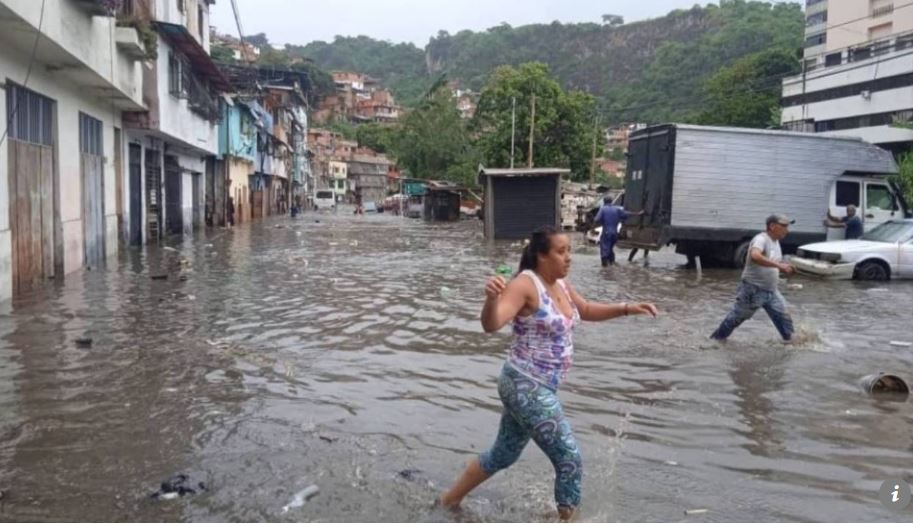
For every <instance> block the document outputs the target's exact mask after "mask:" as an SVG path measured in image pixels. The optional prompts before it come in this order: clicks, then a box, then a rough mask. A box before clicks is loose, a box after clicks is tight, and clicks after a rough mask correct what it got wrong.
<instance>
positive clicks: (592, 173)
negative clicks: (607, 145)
mask: <svg viewBox="0 0 913 524" xmlns="http://www.w3.org/2000/svg"><path fill="white" fill-rule="evenodd" d="M597 140H599V115H598V114H597V115H596V116H595V117H593V158H592V160H591V161H590V189H592V188H593V186H595V185H596V141H597Z"/></svg>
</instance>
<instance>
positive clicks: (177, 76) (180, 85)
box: [168, 53, 184, 97]
mask: <svg viewBox="0 0 913 524" xmlns="http://www.w3.org/2000/svg"><path fill="white" fill-rule="evenodd" d="M168 92H169V93H171V94H172V95H174V96H178V97H179V96H181V95H183V94H184V63H183V62H182V61H181V59H180V58H178V57H177V55H175V54H174V53H168Z"/></svg>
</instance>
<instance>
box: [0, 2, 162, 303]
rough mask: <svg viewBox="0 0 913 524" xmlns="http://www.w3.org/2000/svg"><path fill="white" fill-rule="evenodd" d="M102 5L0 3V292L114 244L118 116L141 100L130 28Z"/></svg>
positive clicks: (18, 292)
mask: <svg viewBox="0 0 913 524" xmlns="http://www.w3.org/2000/svg"><path fill="white" fill-rule="evenodd" d="M113 15H114V14H113V13H111V12H109V11H108V10H107V9H106V8H105V6H104V5H103V4H102V2H100V1H98V2H96V1H90V0H2V1H0V83H2V87H3V89H0V122H2V129H0V132H2V133H3V134H2V135H0V136H2V137H3V138H2V139H0V299H6V298H10V297H13V296H22V295H25V294H27V293H29V291H31V290H33V289H35V288H36V287H38V286H39V285H40V284H41V282H43V281H47V280H48V279H52V278H60V277H62V276H63V275H65V274H68V273H71V272H73V271H76V270H79V269H81V268H83V267H87V266H88V267H96V266H101V265H104V264H105V262H106V260H107V259H108V258H110V257H111V256H113V255H115V254H116V253H117V252H118V247H119V228H120V225H121V220H120V219H121V216H122V213H123V206H124V201H123V195H124V180H123V177H122V173H123V170H122V166H123V163H124V159H125V156H124V155H125V141H124V131H123V127H122V115H123V114H124V112H126V111H131V112H132V111H144V110H145V109H146V104H145V102H144V98H143V93H142V78H143V72H142V65H141V62H140V57H141V55H142V49H141V48H140V44H139V36H138V34H137V32H136V30H134V29H131V28H125V27H121V28H119V27H117V25H116V23H115V18H114V16H113Z"/></svg>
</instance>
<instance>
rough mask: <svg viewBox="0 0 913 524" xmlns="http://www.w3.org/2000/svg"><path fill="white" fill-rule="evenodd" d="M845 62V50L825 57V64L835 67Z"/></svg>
mask: <svg viewBox="0 0 913 524" xmlns="http://www.w3.org/2000/svg"><path fill="white" fill-rule="evenodd" d="M842 63H843V52H842V51H841V52H838V53H831V54H829V55H827V56H826V57H824V66H825V67H833V66H838V65H840V64H842Z"/></svg>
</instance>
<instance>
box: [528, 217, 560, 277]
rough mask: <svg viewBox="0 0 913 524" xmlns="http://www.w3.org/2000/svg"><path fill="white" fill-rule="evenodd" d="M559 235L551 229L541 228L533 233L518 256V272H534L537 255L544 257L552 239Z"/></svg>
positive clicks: (547, 227) (549, 248) (537, 261)
mask: <svg viewBox="0 0 913 524" xmlns="http://www.w3.org/2000/svg"><path fill="white" fill-rule="evenodd" d="M557 234H559V232H558V231H557V230H556V229H555V228H553V227H549V226H546V227H543V228H542V229H537V230H536V231H534V232H533V234H532V236H531V237H530V238H529V243H528V244H527V245H526V247H524V248H523V254H522V255H520V272H521V273H522V272H524V271H527V270H530V269H531V270H533V271H535V270H536V266H538V265H539V255H546V254H548V252H549V251H550V250H551V249H552V237H553V236H555V235H557Z"/></svg>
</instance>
